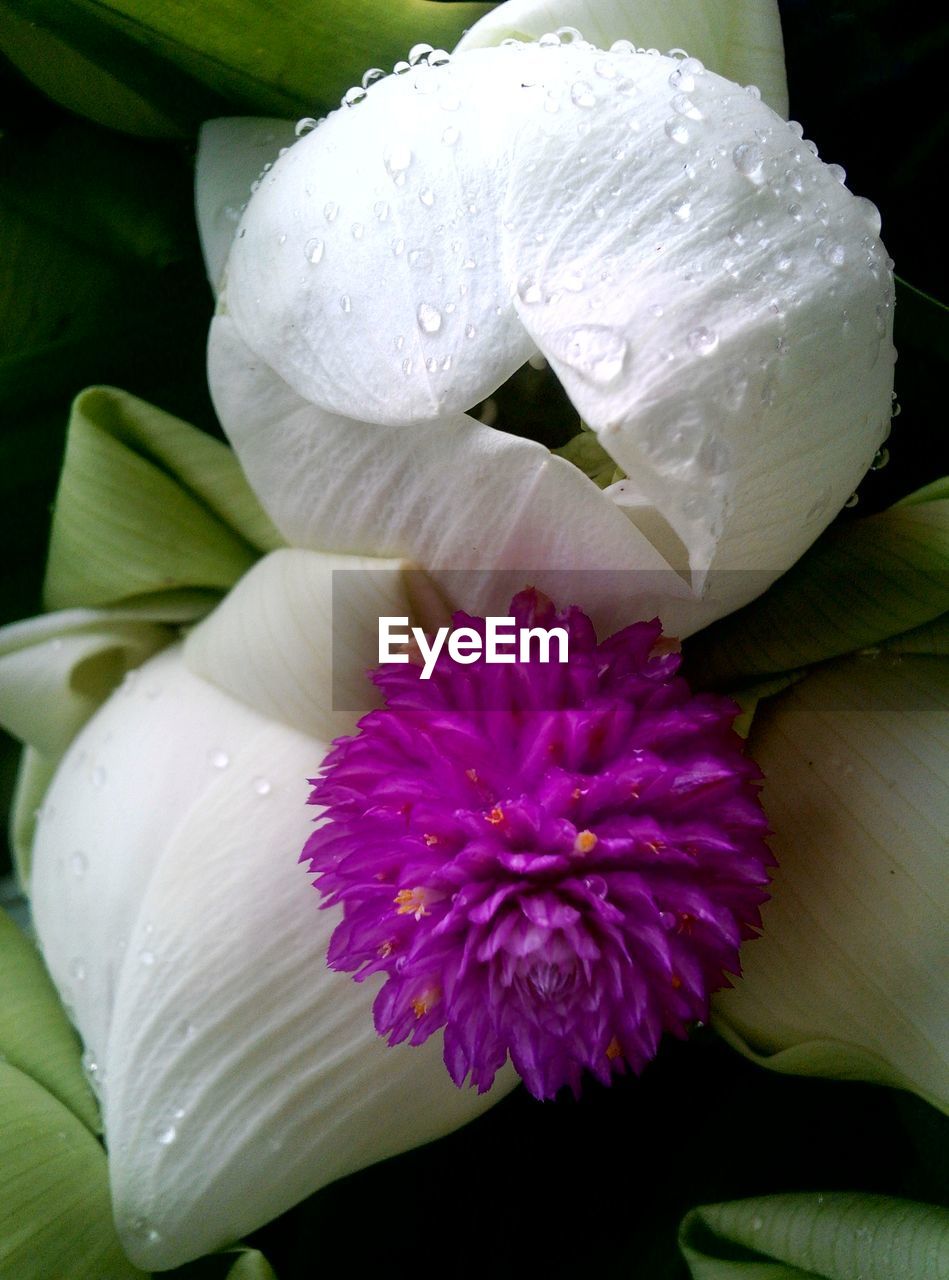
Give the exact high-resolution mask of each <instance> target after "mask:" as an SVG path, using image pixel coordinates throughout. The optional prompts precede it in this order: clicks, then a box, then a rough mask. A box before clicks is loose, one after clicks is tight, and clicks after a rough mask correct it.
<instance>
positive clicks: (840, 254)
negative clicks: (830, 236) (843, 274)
mask: <svg viewBox="0 0 949 1280" xmlns="http://www.w3.org/2000/svg"><path fill="white" fill-rule="evenodd" d="M821 253H822V255H823V257H824V260H825V262H829V263H830V265H831V266H832V267H842V266H843V265H844V263H845V262H846V261H847V250H846V249H845V248H844V247H843V245H842V244H836V243H834V242H829V243H827V244H825V245H824V246H823V248H822V249H821Z"/></svg>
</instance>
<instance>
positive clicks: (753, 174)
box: [732, 142, 764, 178]
mask: <svg viewBox="0 0 949 1280" xmlns="http://www.w3.org/2000/svg"><path fill="white" fill-rule="evenodd" d="M732 162H733V164H734V166H735V168H736V169H737V170H738V172H739V173H742V174H744V176H745V177H746V178H757V177H760V175H761V170H762V168H763V167H764V153H763V151H762V150H761V148H760V147H759V146H758V144H757V143H756V142H739V144H738V146H737V147H736V148H735V150H734V151H733V152H732Z"/></svg>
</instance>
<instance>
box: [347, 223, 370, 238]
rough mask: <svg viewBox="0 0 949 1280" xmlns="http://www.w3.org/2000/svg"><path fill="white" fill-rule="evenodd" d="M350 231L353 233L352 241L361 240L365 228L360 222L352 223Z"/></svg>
mask: <svg viewBox="0 0 949 1280" xmlns="http://www.w3.org/2000/svg"><path fill="white" fill-rule="evenodd" d="M350 230H351V231H352V233H353V239H354V240H361V239H362V237H363V232H364V231H365V230H366V228H365V227H364V226H363V225H362V223H361V222H354V223H353V225H352V227H351V228H350Z"/></svg>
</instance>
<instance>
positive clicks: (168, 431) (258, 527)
mask: <svg viewBox="0 0 949 1280" xmlns="http://www.w3.org/2000/svg"><path fill="white" fill-rule="evenodd" d="M279 545H281V540H280V538H279V536H278V535H277V533H276V531H275V530H274V529H273V526H272V525H271V524H270V522H269V520H268V519H267V517H266V516H265V515H264V513H263V511H262V510H261V508H260V505H259V504H258V502H257V499H256V498H255V497H254V495H253V493H252V491H251V489H250V486H249V485H248V484H247V481H246V480H245V479H244V476H243V473H242V472H241V470H240V467H239V466H238V463H237V460H236V459H235V457H234V455H233V453H232V452H231V451H230V450H229V449H228V448H227V447H226V446H225V445H223V444H221V443H220V441H217V440H214V439H212V438H211V437H209V436H206V435H204V434H203V433H202V432H200V431H196V430H195V429H194V428H193V427H190V426H188V424H187V423H184V422H182V421H181V420H180V419H178V418H174V417H172V416H171V414H168V413H164V412H163V411H162V410H160V409H156V408H154V407H153V406H152V405H149V404H146V403H145V402H144V401H143V400H139V399H137V398H136V397H135V396H130V395H128V394H127V393H126V392H123V391H117V390H114V389H112V388H109V387H92V388H90V389H89V390H87V391H83V392H82V393H81V394H80V395H79V396H78V397H77V398H76V401H75V403H74V404H73V410H72V417H71V419H70V424H69V434H68V437H67V441H66V456H65V460H64V463H63V474H62V478H61V480H60V485H59V491H58V493H57V496H56V505H55V509H54V512H53V528H52V534H51V538H50V552H49V563H48V566H47V570H46V581H45V584H44V588H43V595H44V601H45V604H46V607H47V608H48V609H64V608H69V607H70V606H75V605H85V606H93V607H94V606H96V605H104V604H112V603H115V602H117V601H120V600H123V599H126V598H127V597H129V596H143V595H147V594H152V593H159V592H166V591H169V590H176V591H177V590H182V589H189V588H190V589H194V588H199V589H204V590H208V589H210V590H218V591H226V590H227V589H228V587H230V586H231V585H232V584H233V583H234V582H236V580H237V579H238V578H239V577H240V576H241V575H242V574H243V573H244V572H245V571H246V570H247V569H249V568H250V566H251V565H252V564H253V563H254V561H255V560H256V559H257V558H258V556H259V555H260V554H261V553H263V552H264V551H270V550H273V549H274V548H275V547H277V546H279Z"/></svg>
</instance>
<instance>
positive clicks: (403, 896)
mask: <svg viewBox="0 0 949 1280" xmlns="http://www.w3.org/2000/svg"><path fill="white" fill-rule="evenodd" d="M431 900H432V896H431V894H430V893H429V891H428V890H427V889H426V888H425V886H424V885H416V886H415V888H414V889H400V890H399V892H398V893H397V894H396V895H395V897H394V898H393V899H392V901H393V902H394V903H395V905H396V907H397V908H398V910H397V911H396V915H400V916H415V918H416V920H421V918H422V916H427V915H430V914H431V912H429V911H428V910H427V909H426V908H427V904H428V903H429V902H431Z"/></svg>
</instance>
